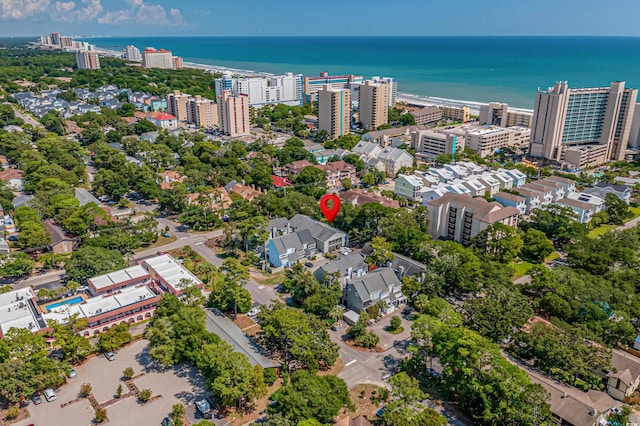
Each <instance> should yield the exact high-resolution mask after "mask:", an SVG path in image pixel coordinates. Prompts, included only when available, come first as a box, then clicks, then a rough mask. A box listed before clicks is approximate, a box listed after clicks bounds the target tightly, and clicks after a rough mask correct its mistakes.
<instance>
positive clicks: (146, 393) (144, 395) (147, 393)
mask: <svg viewBox="0 0 640 426" xmlns="http://www.w3.org/2000/svg"><path fill="white" fill-rule="evenodd" d="M151 395H152V393H151V389H143V390H142V391H141V392H140V401H142V402H147V401H149V400H150V399H151Z"/></svg>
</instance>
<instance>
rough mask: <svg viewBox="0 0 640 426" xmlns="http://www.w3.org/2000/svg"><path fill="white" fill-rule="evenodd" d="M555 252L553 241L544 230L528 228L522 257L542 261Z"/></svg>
mask: <svg viewBox="0 0 640 426" xmlns="http://www.w3.org/2000/svg"><path fill="white" fill-rule="evenodd" d="M551 253H553V243H552V242H551V241H549V239H548V238H547V236H546V235H545V234H544V232H542V231H538V230H537V229H533V228H530V229H527V232H525V234H524V244H523V246H522V257H524V258H525V259H529V260H532V261H534V262H537V263H540V262H542V261H543V260H544V258H545V257H547V256H549V255H550V254H551Z"/></svg>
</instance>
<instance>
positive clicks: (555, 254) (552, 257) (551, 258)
mask: <svg viewBox="0 0 640 426" xmlns="http://www.w3.org/2000/svg"><path fill="white" fill-rule="evenodd" d="M559 257H560V254H559V253H558V252H557V251H553V252H551V254H550V255H549V256H547V257H545V258H544V263H549V262H553V261H554V260H556V259H557V258H559Z"/></svg>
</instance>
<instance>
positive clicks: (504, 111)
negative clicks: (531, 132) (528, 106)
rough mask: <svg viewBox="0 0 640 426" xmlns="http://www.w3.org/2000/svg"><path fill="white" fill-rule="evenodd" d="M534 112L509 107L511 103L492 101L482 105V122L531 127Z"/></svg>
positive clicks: (501, 125)
mask: <svg viewBox="0 0 640 426" xmlns="http://www.w3.org/2000/svg"><path fill="white" fill-rule="evenodd" d="M531 120H532V114H531V113H530V112H527V111H522V110H515V109H513V108H509V104H505V103H500V102H490V103H488V104H486V105H481V106H480V116H479V121H480V124H490V125H493V126H500V127H512V126H524V127H531Z"/></svg>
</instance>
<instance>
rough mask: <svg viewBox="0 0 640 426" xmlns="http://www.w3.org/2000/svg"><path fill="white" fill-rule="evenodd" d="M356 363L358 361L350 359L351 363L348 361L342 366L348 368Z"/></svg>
mask: <svg viewBox="0 0 640 426" xmlns="http://www.w3.org/2000/svg"><path fill="white" fill-rule="evenodd" d="M356 362H358V360H357V359H352V360H351V361H349V362H348V363H346V364H345V365H344V366H345V367H348V366H350V365H351V364H355V363H356Z"/></svg>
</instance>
